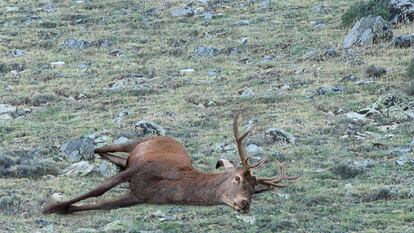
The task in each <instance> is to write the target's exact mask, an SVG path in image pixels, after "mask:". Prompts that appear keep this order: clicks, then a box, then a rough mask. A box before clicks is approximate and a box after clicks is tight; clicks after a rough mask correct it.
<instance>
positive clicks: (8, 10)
mask: <svg viewBox="0 0 414 233" xmlns="http://www.w3.org/2000/svg"><path fill="white" fill-rule="evenodd" d="M5 9H6V12H16V11H19V7H17V6H7V7H6V8H5Z"/></svg>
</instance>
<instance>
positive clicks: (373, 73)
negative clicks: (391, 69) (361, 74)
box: [366, 65, 387, 78]
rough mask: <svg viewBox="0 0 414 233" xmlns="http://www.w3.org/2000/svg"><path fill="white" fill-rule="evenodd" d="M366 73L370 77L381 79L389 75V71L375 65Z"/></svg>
mask: <svg viewBox="0 0 414 233" xmlns="http://www.w3.org/2000/svg"><path fill="white" fill-rule="evenodd" d="M366 73H367V75H368V76H369V77H377V78H379V77H381V76H383V75H384V74H386V73H387V69H385V68H383V67H376V66H374V65H371V66H369V67H368V68H367V70H366Z"/></svg>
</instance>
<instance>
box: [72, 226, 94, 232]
mask: <svg viewBox="0 0 414 233" xmlns="http://www.w3.org/2000/svg"><path fill="white" fill-rule="evenodd" d="M98 232H99V231H98V230H96V229H94V228H84V227H81V228H78V229H76V230H75V233H98Z"/></svg>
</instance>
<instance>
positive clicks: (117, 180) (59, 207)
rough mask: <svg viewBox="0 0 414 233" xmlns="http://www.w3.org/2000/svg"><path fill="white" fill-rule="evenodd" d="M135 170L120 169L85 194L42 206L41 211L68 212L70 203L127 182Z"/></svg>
mask: <svg viewBox="0 0 414 233" xmlns="http://www.w3.org/2000/svg"><path fill="white" fill-rule="evenodd" d="M136 171H137V169H135V168H128V169H127V170H125V171H121V172H120V173H118V174H117V175H115V176H113V177H111V178H109V179H108V180H106V181H105V182H104V183H103V184H101V185H99V186H98V187H96V188H94V189H92V190H91V191H89V192H87V193H86V194H83V195H81V196H79V197H76V198H73V199H70V200H68V201H64V202H58V203H55V204H51V205H49V206H47V207H46V208H44V209H43V211H42V212H43V213H44V214H52V213H57V214H69V213H71V212H70V208H73V206H71V205H72V204H74V203H76V202H79V201H82V200H85V199H87V198H90V197H98V196H101V195H102V194H104V193H105V192H106V191H108V190H110V189H111V188H113V187H115V186H117V185H119V184H121V183H125V182H127V181H128V180H129V179H130V178H131V176H132V175H134V174H135V173H136Z"/></svg>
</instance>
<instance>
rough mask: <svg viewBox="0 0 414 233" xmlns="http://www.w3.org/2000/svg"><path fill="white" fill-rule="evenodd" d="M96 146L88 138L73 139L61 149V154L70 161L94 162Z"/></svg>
mask: <svg viewBox="0 0 414 233" xmlns="http://www.w3.org/2000/svg"><path fill="white" fill-rule="evenodd" d="M94 149H95V146H94V144H93V141H92V139H90V138H88V137H81V138H73V139H70V140H69V141H68V142H66V143H65V144H63V145H62V146H61V147H60V150H59V151H60V153H61V154H63V156H65V157H66V158H68V159H69V160H70V161H73V162H78V161H80V160H92V159H94V158H95V154H94Z"/></svg>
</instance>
